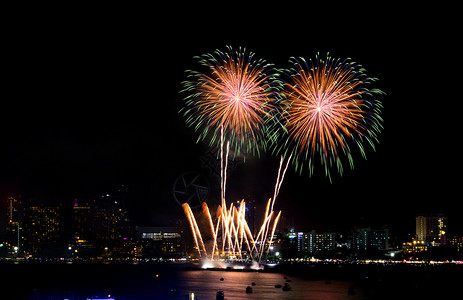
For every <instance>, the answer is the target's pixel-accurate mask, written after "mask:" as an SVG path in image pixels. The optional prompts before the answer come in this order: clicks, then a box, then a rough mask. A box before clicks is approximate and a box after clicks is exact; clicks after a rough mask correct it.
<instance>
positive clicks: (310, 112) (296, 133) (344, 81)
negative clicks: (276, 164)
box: [281, 55, 383, 176]
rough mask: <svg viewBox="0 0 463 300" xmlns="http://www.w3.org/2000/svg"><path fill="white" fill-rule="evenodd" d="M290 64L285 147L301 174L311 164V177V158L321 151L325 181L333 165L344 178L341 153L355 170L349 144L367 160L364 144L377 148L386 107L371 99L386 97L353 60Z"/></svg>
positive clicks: (286, 88) (286, 96)
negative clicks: (382, 110) (376, 95)
mask: <svg viewBox="0 0 463 300" xmlns="http://www.w3.org/2000/svg"><path fill="white" fill-rule="evenodd" d="M290 62H291V63H292V65H293V67H292V68H291V69H290V70H289V71H288V73H289V75H290V80H289V82H288V83H287V84H286V86H285V89H284V92H283V93H284V95H285V100H284V106H285V110H284V114H283V115H284V126H285V128H286V130H287V132H288V139H287V143H286V144H285V145H284V146H283V147H288V148H287V149H289V152H291V153H292V154H293V156H294V157H295V162H296V168H297V169H302V164H303V162H304V161H308V164H309V169H310V173H311V174H312V172H313V158H314V156H315V154H316V153H317V152H319V153H320V157H321V163H322V164H323V165H324V166H325V173H326V175H327V176H330V173H329V168H330V167H331V166H332V165H334V164H335V165H336V166H337V168H338V171H339V173H340V174H342V164H341V159H340V152H342V153H343V154H344V155H345V156H346V157H347V158H348V160H349V163H350V166H351V167H353V159H352V155H351V147H349V145H352V144H353V145H356V146H357V147H358V148H359V149H360V151H361V153H362V155H363V156H365V151H364V148H363V145H362V142H363V141H364V140H366V141H367V142H368V143H369V144H370V145H371V146H372V147H373V149H374V143H375V142H377V134H378V133H379V132H380V130H381V128H382V125H381V123H382V119H381V117H380V116H379V113H380V111H381V108H382V105H381V103H380V102H379V101H377V100H373V99H371V96H373V95H374V94H382V93H383V92H381V91H380V90H378V89H369V88H368V86H369V84H370V83H372V82H374V81H375V80H376V79H375V78H369V77H367V76H366V74H365V73H364V71H365V70H364V69H363V68H362V67H361V66H360V65H357V64H356V63H354V62H352V61H350V60H349V59H347V60H345V61H341V60H339V59H333V58H330V57H327V59H326V60H323V59H320V58H319V56H318V55H317V57H316V59H315V63H314V62H312V61H311V60H310V63H311V64H310V65H309V64H308V63H307V62H306V61H305V60H304V59H303V58H300V59H299V60H298V59H295V58H291V59H290ZM301 62H302V63H301ZM281 149H283V148H281Z"/></svg>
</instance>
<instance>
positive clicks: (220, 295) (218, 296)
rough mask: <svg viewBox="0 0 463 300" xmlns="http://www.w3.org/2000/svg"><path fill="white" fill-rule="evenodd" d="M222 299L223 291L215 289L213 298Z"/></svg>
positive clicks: (223, 296)
mask: <svg viewBox="0 0 463 300" xmlns="http://www.w3.org/2000/svg"><path fill="white" fill-rule="evenodd" d="M224 299H225V295H224V293H223V291H217V293H216V294H215V300H224Z"/></svg>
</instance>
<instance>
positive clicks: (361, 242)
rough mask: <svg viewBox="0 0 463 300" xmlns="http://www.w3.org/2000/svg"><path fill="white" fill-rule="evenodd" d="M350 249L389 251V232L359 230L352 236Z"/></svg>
mask: <svg viewBox="0 0 463 300" xmlns="http://www.w3.org/2000/svg"><path fill="white" fill-rule="evenodd" d="M352 249H353V250H357V251H367V250H389V230H388V229H386V228H383V229H371V228H359V229H357V230H355V232H354V234H353V236H352Z"/></svg>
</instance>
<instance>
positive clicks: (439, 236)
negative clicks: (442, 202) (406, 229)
mask: <svg viewBox="0 0 463 300" xmlns="http://www.w3.org/2000/svg"><path fill="white" fill-rule="evenodd" d="M447 226H448V219H447V216H445V215H442V214H436V215H419V216H417V217H416V239H417V240H418V241H424V242H426V243H427V244H429V245H431V246H439V245H441V244H442V243H443V242H444V240H445V235H446V233H447Z"/></svg>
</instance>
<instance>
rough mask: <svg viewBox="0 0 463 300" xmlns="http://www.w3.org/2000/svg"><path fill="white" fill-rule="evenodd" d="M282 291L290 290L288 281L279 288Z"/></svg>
mask: <svg viewBox="0 0 463 300" xmlns="http://www.w3.org/2000/svg"><path fill="white" fill-rule="evenodd" d="M281 289H282V290H283V291H290V290H291V287H290V286H289V284H288V283H285V285H284V286H283V287H282V288H281Z"/></svg>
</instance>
